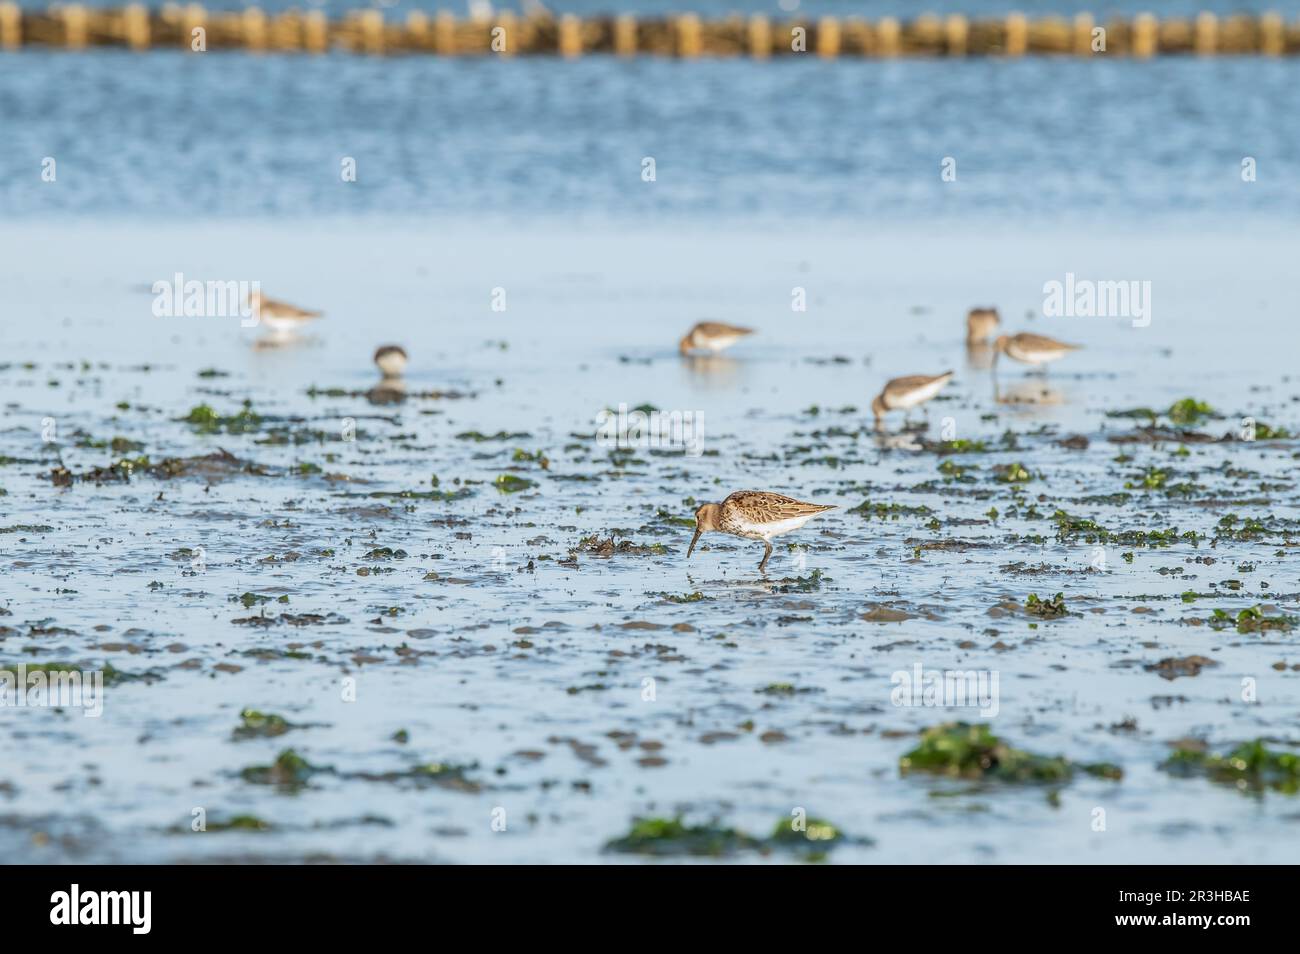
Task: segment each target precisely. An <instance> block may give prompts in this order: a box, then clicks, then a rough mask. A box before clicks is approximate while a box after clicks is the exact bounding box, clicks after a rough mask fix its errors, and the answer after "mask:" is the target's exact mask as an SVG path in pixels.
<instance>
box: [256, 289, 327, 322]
mask: <svg viewBox="0 0 1300 954" xmlns="http://www.w3.org/2000/svg"><path fill="white" fill-rule="evenodd" d="M248 307H250V308H252V309H253V314H255V315H257V317H258V320H259V321H260V322H261V323H262V324H264V325H266V327H268V328H270V329H271V330H272V331H277V332H290V331H300V330H302V328H304V327H306V325H307V323H308V322H309V321H313V320H314V319H316V318H319V317H320V316H321V314H322V313H321V312H319V311H309V310H308V309H306V308H299V307H298V306H297V305H291V304H289V303H288V302H284V301H277V300H276V299H274V298H267V297H266V296H265V295H263V294H262V293H261V292H260V291H254V292H250V293H249V296H248Z"/></svg>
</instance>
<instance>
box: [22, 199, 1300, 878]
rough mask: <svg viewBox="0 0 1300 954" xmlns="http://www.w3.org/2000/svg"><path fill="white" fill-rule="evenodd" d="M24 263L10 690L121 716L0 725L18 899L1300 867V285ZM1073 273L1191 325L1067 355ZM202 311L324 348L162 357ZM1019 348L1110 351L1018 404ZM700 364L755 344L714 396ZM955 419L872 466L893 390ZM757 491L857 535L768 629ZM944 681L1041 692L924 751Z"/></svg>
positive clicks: (800, 233) (752, 240) (1169, 271)
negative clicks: (91, 678) (990, 341)
mask: <svg viewBox="0 0 1300 954" xmlns="http://www.w3.org/2000/svg"><path fill="white" fill-rule="evenodd" d="M3 243H4V248H5V249H6V254H5V255H3V256H0V285H3V287H5V289H6V295H5V302H4V309H5V310H4V315H3V319H2V321H0V402H3V406H4V411H5V414H4V423H3V426H0V669H8V670H13V669H15V668H16V667H17V666H18V665H19V664H24V665H26V666H28V667H32V668H33V669H37V668H44V669H45V670H48V671H51V672H59V671H63V670H67V671H72V670H78V671H81V670H87V671H90V670H93V671H99V672H101V673H103V675H104V688H103V698H102V714H100V715H98V716H89V715H87V714H85V713H84V712H83V711H82V710H80V709H78V708H75V707H64V708H48V707H30V708H21V709H20V708H14V707H6V708H0V725H2V726H3V731H0V857H3V858H5V859H7V860H20V859H21V860H23V861H28V862H37V863H57V862H72V861H77V862H145V861H161V862H213V861H265V862H318V861H324V862H329V861H340V862H378V861H383V862H450V863H459V862H507V861H512V862H542V863H544V862H580V863H599V862H628V861H634V862H635V861H644V860H661V861H716V860H727V861H739V862H767V863H772V862H799V863H805V862H815V863H816V862H823V863H836V862H862V863H873V862H901V863H928V862H939V861H942V862H983V863H1001V862H1048V863H1051V862H1063V861H1070V862H1083V863H1089V862H1112V863H1114V862H1138V861H1142V862H1152V861H1164V862H1175V863H1179V862H1202V863H1203V862H1211V863H1243V862H1247V863H1260V862H1270V861H1272V862H1279V861H1287V860H1291V859H1292V858H1293V855H1294V851H1293V848H1292V845H1293V840H1292V839H1293V836H1294V834H1295V833H1296V831H1297V825H1300V796H1298V795H1297V790H1298V787H1300V762H1298V760H1297V756H1298V755H1300V630H1298V629H1297V625H1298V624H1300V579H1298V578H1297V571H1296V559H1297V545H1298V544H1300V508H1297V506H1296V483H1295V473H1296V466H1297V455H1298V454H1300V437H1298V435H1300V378H1298V377H1297V376H1296V373H1295V361H1294V348H1293V347H1291V343H1292V342H1293V341H1294V326H1293V312H1294V302H1293V300H1292V298H1291V296H1290V292H1289V290H1288V285H1287V284H1286V283H1284V282H1283V281H1282V278H1283V277H1284V276H1286V275H1288V274H1289V272H1290V269H1291V268H1292V266H1293V263H1292V262H1291V260H1290V259H1291V258H1292V256H1291V254H1290V250H1292V249H1294V247H1295V244H1294V243H1295V236H1294V235H1293V234H1290V233H1287V232H1284V231H1277V232H1270V231H1269V230H1260V229H1257V230H1255V231H1253V232H1250V233H1242V232H1238V231H1235V230H1233V231H1229V230H1225V231H1223V232H1222V233H1218V232H1214V231H1207V232H1197V233H1193V232H1189V231H1186V230H1182V231H1176V230H1169V231H1167V232H1156V231H1152V230H1142V229H1138V228H1131V229H1128V230H1116V231H1114V232H1113V233H1101V232H1098V231H1097V230H1095V229H1094V230H1090V231H1088V232H1087V233H1086V237H1085V235H1084V234H1082V233H1076V232H1062V233H1056V234H1050V233H1048V234H1038V233H1035V232H1033V231H1030V230H1028V229H1026V228H1020V229H1018V230H1017V229H1008V230H1006V231H1001V232H1000V231H997V230H996V229H994V230H986V229H980V230H975V229H970V230H963V229H961V228H950V229H945V230H943V231H942V232H939V233H927V232H925V231H923V230H915V231H909V230H908V229H907V228H906V227H903V226H895V227H891V228H889V229H887V230H885V231H884V233H883V234H882V233H881V232H879V231H877V230H870V229H866V228H859V227H855V226H853V225H851V224H840V225H837V226H834V227H833V228H830V229H820V228H819V229H816V230H813V229H803V228H796V229H778V230H770V231H764V230H754V229H747V228H746V229H741V228H737V229H735V230H728V229H726V228H715V229H712V230H705V229H698V230H686V231H682V230H674V229H668V228H663V229H659V228H635V229H634V228H626V227H618V226H614V225H608V226H583V227H581V228H579V227H576V226H572V225H565V224H562V223H555V224H551V225H542V224H539V225H535V226H519V227H516V228H504V229H503V228H501V227H492V228H487V227H484V226H482V225H476V224H475V223H473V222H459V223H454V224H446V225H445V227H441V228H438V229H430V228H428V227H427V226H416V225H413V224H409V223H401V222H398V223H377V222H374V221H371V220H359V221H347V220H337V221H334V220H330V221H327V222H324V223H322V222H319V221H316V222H312V223H304V224H301V225H298V224H295V223H293V222H285V223H270V222H265V221H259V222H250V223H243V224H241V223H238V222H222V223H218V224H214V225H212V226H211V227H205V228H203V229H201V230H200V229H194V228H191V227H187V226H186V225H184V224H183V223H166V224H157V225H142V224H139V223H123V224H120V225H115V224H112V223H111V222H101V223H98V224H95V225H80V226H76V227H73V226H71V225H67V226H64V225H59V224H57V223H54V224H32V225H30V226H26V227H24V228H23V229H22V230H21V232H19V231H18V230H8V231H7V232H6V233H5V234H4V236H3ZM290 247H291V248H292V250H293V254H292V255H285V254H284V249H286V248H290ZM38 248H39V249H53V248H57V249H59V250H60V253H61V254H60V256H59V257H57V258H55V257H52V256H47V255H44V254H41V255H39V256H38V255H36V254H35V252H34V251H32V250H35V249H38ZM60 263H62V264H60ZM70 263H75V265H73V264H70ZM647 263H653V265H654V267H653V268H649V267H647ZM1067 271H1072V272H1074V273H1077V274H1079V275H1090V276H1124V275H1131V276H1132V277H1134V278H1137V277H1142V278H1147V279H1150V280H1151V282H1152V289H1153V291H1152V299H1151V305H1152V310H1151V316H1150V317H1151V321H1150V323H1149V325H1147V326H1145V327H1135V326H1134V323H1133V322H1131V321H1128V320H1125V319H1086V318H1047V317H1044V316H1043V315H1042V314H1041V306H1042V301H1043V289H1042V286H1043V282H1044V281H1045V280H1046V279H1048V278H1061V279H1063V278H1064V276H1065V273H1066V272H1067ZM177 272H182V273H185V274H187V275H191V276H194V277H206V276H209V275H213V276H222V277H227V278H239V277H241V276H246V277H247V278H249V279H258V280H260V281H261V282H262V287H263V290H264V291H265V292H266V293H267V294H268V295H271V296H275V297H283V298H287V299H289V300H290V301H293V302H295V303H298V304H302V305H305V306H309V307H317V308H322V309H324V310H325V312H326V315H325V317H324V318H322V319H321V320H320V321H318V322H316V323H315V324H314V325H313V326H312V327H311V328H310V329H309V331H308V332H307V334H306V335H305V336H303V337H302V338H300V339H298V340H294V341H292V342H290V343H280V344H277V345H276V346H267V344H266V340H265V338H264V336H263V333H262V330H261V329H258V328H243V327H241V326H240V322H239V320H238V318H215V317H214V318H199V317H190V318H185V317H177V318H158V317H155V316H154V315H153V314H152V311H151V303H152V298H153V296H152V294H151V285H152V283H153V282H155V281H157V280H159V279H165V278H170V277H171V276H172V275H173V274H175V273H177ZM796 287H797V288H802V289H804V291H805V292H806V302H807V310H806V312H795V311H792V307H791V301H792V289H794V288H796ZM498 290H503V291H504V302H505V307H504V308H498V307H494V303H495V302H499V301H501V299H502V296H501V295H499V294H497V291H498ZM975 304H996V305H998V307H999V308H1000V310H1001V313H1002V317H1003V322H1004V325H1005V326H1006V329H1007V330H1009V331H1019V330H1024V331H1034V332H1038V333H1041V334H1048V335H1052V336H1054V337H1057V338H1061V339H1063V340H1067V341H1072V342H1077V343H1079V344H1081V345H1083V348H1082V350H1080V351H1078V352H1076V353H1073V354H1071V355H1070V356H1069V357H1068V358H1067V359H1065V360H1063V361H1061V362H1059V363H1058V364H1056V365H1054V366H1052V368H1051V369H1050V371H1049V372H1048V373H1047V375H1045V376H1040V375H1027V374H1026V373H1025V371H1024V369H1023V367H1021V366H1019V365H1014V364H1013V363H1011V362H1008V361H1005V360H1003V361H1002V362H1000V363H999V366H998V368H997V371H996V376H995V374H994V372H993V371H992V370H991V369H990V368H989V367H988V363H987V357H988V356H987V355H984V354H981V353H978V352H974V353H972V352H968V351H967V349H966V347H965V344H964V341H963V321H964V316H965V313H966V310H967V309H968V308H969V307H971V306H972V305H975ZM704 319H712V320H720V321H728V322H733V323H737V324H744V325H749V326H752V327H754V328H756V329H757V330H758V333H757V334H756V335H755V336H753V337H752V338H751V339H748V340H746V341H744V342H742V343H740V344H738V345H737V346H735V347H734V348H732V349H731V350H730V351H729V352H727V353H726V354H725V355H724V356H721V357H719V358H716V359H712V360H692V359H686V358H683V357H682V356H680V355H679V354H678V353H677V350H676V341H677V339H678V338H679V337H680V335H681V334H682V333H683V332H684V331H685V330H686V328H688V327H690V325H691V324H693V323H694V322H695V321H699V320H704ZM385 343H398V344H401V345H402V346H404V347H405V349H406V351H407V352H408V353H409V355H410V365H409V368H408V371H407V373H406V376H405V384H404V388H403V389H402V390H400V391H398V392H396V393H394V392H393V391H392V390H391V389H383V388H377V387H376V385H377V384H378V383H379V377H378V374H377V372H376V371H375V368H374V366H373V365H372V363H371V356H372V353H373V351H374V349H375V348H376V347H377V346H378V345H380V344H385ZM948 369H952V370H954V371H955V372H956V375H955V379H954V381H953V383H952V384H951V385H950V386H949V387H948V388H947V389H946V391H944V392H943V393H942V394H941V395H940V397H939V398H938V399H936V400H935V401H933V402H932V403H931V404H930V405H929V406H928V408H927V410H926V412H925V413H921V412H915V413H914V414H913V416H912V417H913V420H912V422H911V424H912V426H911V427H910V428H909V429H903V427H902V420H901V417H900V416H899V415H893V416H891V418H890V421H889V424H890V429H889V431H888V432H887V433H885V434H880V433H877V432H875V431H874V430H873V429H872V426H871V425H872V421H871V413H870V410H869V408H870V403H871V399H872V397H873V396H874V395H875V394H876V393H877V391H878V390H879V388H880V386H881V384H882V383H883V382H884V380H885V379H887V378H890V377H895V376H898V375H903V374H916V373H938V372H941V371H944V370H948ZM620 404H624V405H627V406H628V407H629V408H637V407H641V408H644V409H646V410H651V409H654V410H661V411H675V410H676V411H690V412H692V413H694V414H697V415H699V419H700V420H701V421H702V422H703V423H702V430H701V432H700V441H699V444H698V446H697V447H695V448H684V447H680V446H672V445H671V444H668V445H665V446H644V445H641V446H636V445H634V446H609V444H608V442H606V441H602V440H601V439H600V438H599V435H598V433H597V418H598V415H599V414H600V413H601V411H602V410H605V409H608V408H618V406H619V405H620ZM741 489H764V490H773V491H777V492H780V493H786V494H790V495H792V496H797V497H799V498H800V499H802V500H808V501H813V502H817V503H823V504H832V505H835V506H836V507H837V508H838V509H837V510H835V511H832V512H830V513H828V514H826V515H825V516H823V517H821V518H819V519H818V520H815V521H813V522H812V523H810V524H808V525H807V526H806V527H805V528H804V529H802V530H801V531H799V532H797V533H794V534H791V535H789V536H786V537H781V538H779V539H778V541H777V546H776V552H775V554H774V556H773V558H772V561H771V564H770V565H769V567H768V570H767V573H766V574H765V575H760V574H759V573H758V571H757V563H758V560H759V557H760V556H761V553H762V548H761V546H760V545H758V544H753V543H749V542H747V541H743V540H739V539H736V538H729V537H725V536H721V535H717V534H713V535H709V536H706V537H705V538H703V540H702V542H701V546H699V547H697V549H696V552H695V554H694V556H693V557H692V558H691V559H690V560H689V561H688V560H687V559H686V547H687V544H688V543H689V541H690V536H691V532H692V527H693V519H692V513H693V511H694V509H695V507H696V506H698V505H699V504H700V503H703V502H705V501H710V500H715V501H716V500H720V499H722V498H723V497H725V496H726V495H727V494H728V493H730V492H731V491H733V490H741ZM917 667H920V671H921V672H928V671H932V670H936V671H948V670H952V671H961V672H976V673H982V674H984V675H985V676H986V677H988V678H989V679H992V678H993V677H996V687H997V691H996V696H995V699H994V700H993V701H994V702H995V703H996V704H995V706H992V707H989V706H986V707H984V711H981V709H980V708H977V707H970V706H967V707H964V708H961V707H951V706H948V707H945V706H942V705H935V704H932V703H933V702H934V700H930V701H927V699H926V697H925V695H924V694H923V693H922V694H919V695H918V696H917V697H912V696H910V695H908V696H906V697H900V695H899V693H898V692H896V690H897V688H898V686H899V685H900V679H899V677H898V674H900V673H906V674H912V673H915V672H917ZM990 708H992V709H995V710H996V711H988V710H989V709H990ZM801 813H802V816H801ZM800 817H804V818H806V819H807V825H806V826H805V827H804V828H802V829H800V830H799V831H797V832H795V834H792V831H793V829H792V828H791V824H790V822H791V819H792V818H794V819H797V818H800ZM197 820H202V822H203V824H202V825H201V826H199V825H198V824H197ZM196 827H197V828H200V830H196Z"/></svg>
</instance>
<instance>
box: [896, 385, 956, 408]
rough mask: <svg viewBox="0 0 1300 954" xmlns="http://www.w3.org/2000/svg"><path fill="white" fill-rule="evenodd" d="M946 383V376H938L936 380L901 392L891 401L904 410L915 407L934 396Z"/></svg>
mask: <svg viewBox="0 0 1300 954" xmlns="http://www.w3.org/2000/svg"><path fill="white" fill-rule="evenodd" d="M947 383H948V379H947V378H940V379H939V380H938V381H932V382H931V383H929V384H927V385H926V386H925V387H921V388H916V389H915V390H912V391H909V392H908V393H906V394H901V395H899V396H898V397H896V398H894V399H893V401H892V402H891V403H892V404H893V405H894V407H896V408H898V409H899V410H903V411H906V410H908V409H910V408H914V407H916V406H917V405H918V404H924V403H925V402H926V401H928V400H930V398H932V397H934V396H935V395H936V394H938V393H939V392H940V391H942V390H943V386H944V385H945V384H947Z"/></svg>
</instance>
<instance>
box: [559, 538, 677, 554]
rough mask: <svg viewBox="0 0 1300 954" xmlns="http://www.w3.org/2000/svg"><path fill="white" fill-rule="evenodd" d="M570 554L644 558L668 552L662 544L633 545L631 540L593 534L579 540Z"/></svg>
mask: <svg viewBox="0 0 1300 954" xmlns="http://www.w3.org/2000/svg"><path fill="white" fill-rule="evenodd" d="M570 552H572V553H590V554H591V555H592V556H599V557H611V556H615V555H626V556H645V555H647V554H650V555H654V556H663V555H664V554H666V553H667V552H668V548H667V547H666V546H664V545H663V544H662V543H650V544H644V543H634V542H633V541H631V540H615V539H614V537H613V536H609V537H601V536H600V534H597V533H593V534H592V535H591V536H589V537H583V538H582V539H581V540H579V541H578V545H577V546H576V547H574V548H573V550H572V551H570Z"/></svg>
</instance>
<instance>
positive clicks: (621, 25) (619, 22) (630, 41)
mask: <svg viewBox="0 0 1300 954" xmlns="http://www.w3.org/2000/svg"><path fill="white" fill-rule="evenodd" d="M614 52H615V53H617V54H618V55H619V56H636V17H635V16H633V15H632V14H630V13H622V14H619V16H618V17H616V18H615V20H614Z"/></svg>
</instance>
